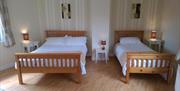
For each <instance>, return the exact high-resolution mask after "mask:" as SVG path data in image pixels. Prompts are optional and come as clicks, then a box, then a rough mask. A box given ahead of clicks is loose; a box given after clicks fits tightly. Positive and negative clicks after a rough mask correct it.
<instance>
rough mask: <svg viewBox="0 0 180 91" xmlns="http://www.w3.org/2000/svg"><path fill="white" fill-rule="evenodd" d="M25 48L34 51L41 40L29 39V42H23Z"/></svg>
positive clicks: (26, 50)
mask: <svg viewBox="0 0 180 91" xmlns="http://www.w3.org/2000/svg"><path fill="white" fill-rule="evenodd" d="M22 44H23V48H24V52H27V53H28V52H32V51H34V50H36V49H37V48H38V47H39V41H29V42H25V43H24V42H23V43H22Z"/></svg>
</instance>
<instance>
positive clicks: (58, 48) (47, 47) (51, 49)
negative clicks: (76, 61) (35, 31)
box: [31, 43, 87, 75]
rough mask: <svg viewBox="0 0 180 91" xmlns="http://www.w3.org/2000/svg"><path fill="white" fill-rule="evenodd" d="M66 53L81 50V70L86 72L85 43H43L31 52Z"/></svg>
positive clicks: (83, 72)
mask: <svg viewBox="0 0 180 91" xmlns="http://www.w3.org/2000/svg"><path fill="white" fill-rule="evenodd" d="M57 52H59V53H68V52H81V59H80V60H81V71H82V74H83V75H85V74H86V68H85V64H86V54H87V47H86V46H85V45H72V46H71V45H51V44H48V43H44V44H43V45H42V46H41V47H39V48H38V49H37V50H35V51H33V52H31V53H57Z"/></svg>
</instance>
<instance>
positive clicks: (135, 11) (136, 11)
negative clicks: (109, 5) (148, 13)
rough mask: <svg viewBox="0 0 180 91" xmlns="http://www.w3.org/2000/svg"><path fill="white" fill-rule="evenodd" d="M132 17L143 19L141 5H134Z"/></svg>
mask: <svg viewBox="0 0 180 91" xmlns="http://www.w3.org/2000/svg"><path fill="white" fill-rule="evenodd" d="M132 17H133V18H134V19H140V18H141V3H133V4H132Z"/></svg>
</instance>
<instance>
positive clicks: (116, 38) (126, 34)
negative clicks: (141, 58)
mask: <svg viewBox="0 0 180 91" xmlns="http://www.w3.org/2000/svg"><path fill="white" fill-rule="evenodd" d="M121 37H138V38H139V39H140V40H141V41H143V38H144V31H143V30H134V31H132V30H131V31H129V30H120V31H115V36H114V43H115V44H116V43H118V42H119V40H120V38H121Z"/></svg>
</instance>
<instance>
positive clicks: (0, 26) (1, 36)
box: [0, 17, 5, 43]
mask: <svg viewBox="0 0 180 91" xmlns="http://www.w3.org/2000/svg"><path fill="white" fill-rule="evenodd" d="M4 37H5V33H4V27H3V24H2V19H1V17H0V43H2V42H4Z"/></svg>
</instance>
